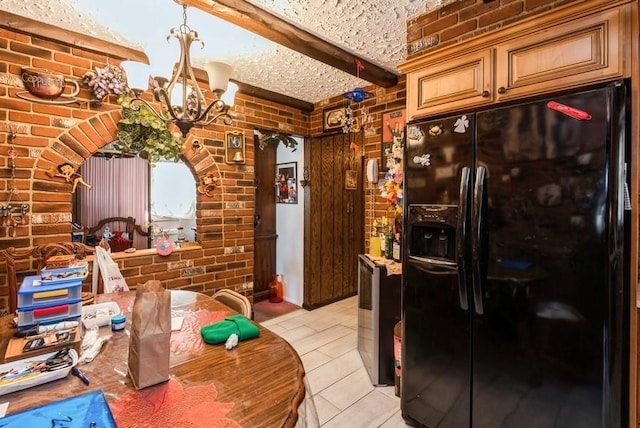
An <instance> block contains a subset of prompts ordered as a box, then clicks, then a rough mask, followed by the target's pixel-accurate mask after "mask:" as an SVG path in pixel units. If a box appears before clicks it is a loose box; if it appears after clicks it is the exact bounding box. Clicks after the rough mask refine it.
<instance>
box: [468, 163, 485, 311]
mask: <svg viewBox="0 0 640 428" xmlns="http://www.w3.org/2000/svg"><path fill="white" fill-rule="evenodd" d="M486 176H487V170H486V168H485V167H483V166H479V167H478V168H477V169H476V183H475V189H474V192H473V221H472V222H471V224H472V232H471V258H472V260H473V262H472V263H473V303H474V307H475V311H476V314H478V315H482V314H484V306H483V303H482V269H481V263H482V255H483V254H482V251H483V248H484V247H483V244H484V242H483V241H482V231H483V226H484V206H483V204H484V192H485V184H486Z"/></svg>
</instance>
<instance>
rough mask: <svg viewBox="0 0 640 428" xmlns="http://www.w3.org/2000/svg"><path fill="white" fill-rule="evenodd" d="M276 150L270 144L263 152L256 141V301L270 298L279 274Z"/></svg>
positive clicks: (254, 245) (273, 145) (254, 246)
mask: <svg viewBox="0 0 640 428" xmlns="http://www.w3.org/2000/svg"><path fill="white" fill-rule="evenodd" d="M276 149H277V146H276V145H275V144H267V146H266V147H265V148H264V149H263V150H261V149H260V148H259V147H258V141H257V139H256V141H255V153H256V166H255V177H256V206H255V219H254V226H255V227H254V238H253V300H254V302H258V301H260V300H265V299H266V298H268V297H269V283H270V282H271V280H272V279H273V275H274V274H275V273H276V240H277V239H278V235H277V234H276V195H275V187H274V184H275V176H276Z"/></svg>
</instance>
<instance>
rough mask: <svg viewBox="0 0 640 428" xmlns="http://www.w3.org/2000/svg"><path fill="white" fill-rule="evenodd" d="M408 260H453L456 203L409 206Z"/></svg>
mask: <svg viewBox="0 0 640 428" xmlns="http://www.w3.org/2000/svg"><path fill="white" fill-rule="evenodd" d="M408 222H409V224H408V226H409V234H410V236H409V242H408V244H409V248H408V252H409V254H408V255H409V259H413V260H423V261H425V260H434V261H441V262H450V263H453V264H455V263H456V228H457V223H458V207H457V206H456V205H410V206H409V216H408Z"/></svg>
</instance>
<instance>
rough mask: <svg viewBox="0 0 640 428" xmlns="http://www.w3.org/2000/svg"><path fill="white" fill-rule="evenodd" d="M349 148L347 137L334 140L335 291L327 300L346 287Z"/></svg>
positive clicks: (340, 293)
mask: <svg viewBox="0 0 640 428" xmlns="http://www.w3.org/2000/svg"><path fill="white" fill-rule="evenodd" d="M348 147H349V142H348V139H347V135H345V134H338V135H336V137H335V139H334V150H335V154H334V159H335V162H334V164H333V194H334V197H333V199H334V201H335V206H334V212H333V224H334V230H335V234H334V236H333V248H335V250H334V254H333V257H332V259H333V266H334V271H333V281H332V283H333V284H332V286H333V290H332V293H331V295H329V296H326V297H327V300H329V299H331V298H333V297H337V296H342V295H343V294H344V287H345V284H344V283H345V278H344V275H345V260H344V259H345V256H346V251H347V250H348V246H346V245H345V243H344V241H343V240H344V237H345V235H346V234H347V233H348V230H349V229H348V228H349V223H348V222H349V213H348V211H349V199H348V195H347V194H346V192H345V191H344V175H345V171H346V169H347V164H348V160H349V158H348V153H349V152H348Z"/></svg>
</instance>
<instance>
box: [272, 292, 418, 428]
mask: <svg viewBox="0 0 640 428" xmlns="http://www.w3.org/2000/svg"><path fill="white" fill-rule="evenodd" d="M357 317H358V314H357V296H355V297H350V298H348V299H345V300H341V301H339V302H336V303H333V304H331V305H327V306H324V307H322V308H319V309H316V310H313V311H306V310H304V309H300V310H297V311H294V312H291V313H289V314H286V315H282V316H280V317H278V318H273V319H271V320H268V321H264V322H263V323H261V324H262V325H263V326H264V327H266V328H269V329H270V330H271V331H273V332H275V333H277V334H279V335H280V336H282V337H283V338H284V339H286V340H287V341H288V342H289V343H290V344H291V345H292V346H293V347H294V348H295V349H296V351H297V352H298V354H299V355H300V358H301V359H302V363H303V364H304V368H305V371H306V373H307V381H308V385H309V387H310V389H311V394H312V395H313V401H314V403H315V407H316V410H317V412H318V418H319V420H320V425H321V427H323V428H325V427H326V428H346V427H348V428H357V427H362V428H374V427H383V428H401V427H408V426H409V425H407V424H405V423H404V421H403V419H402V416H401V415H400V399H399V398H398V397H396V396H395V394H394V388H393V386H384V387H381V386H379V387H374V386H373V385H372V384H371V381H370V379H369V376H368V375H367V372H366V370H365V368H364V365H363V364H362V359H361V358H360V354H359V353H358V350H357V324H358V318H357Z"/></svg>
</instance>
